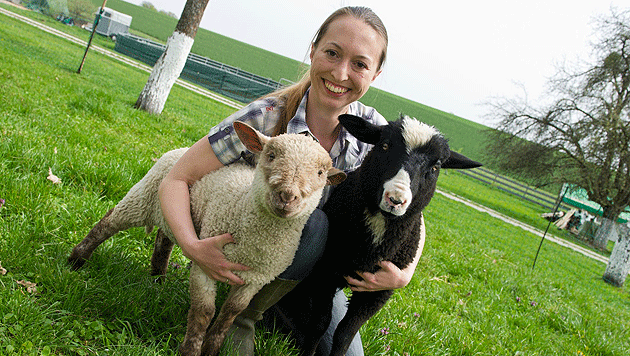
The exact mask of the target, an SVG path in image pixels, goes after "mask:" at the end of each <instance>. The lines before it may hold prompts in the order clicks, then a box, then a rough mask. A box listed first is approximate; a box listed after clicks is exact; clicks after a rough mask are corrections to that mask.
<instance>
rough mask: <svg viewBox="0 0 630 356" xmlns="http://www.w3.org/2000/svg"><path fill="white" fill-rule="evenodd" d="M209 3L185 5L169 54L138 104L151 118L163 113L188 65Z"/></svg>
mask: <svg viewBox="0 0 630 356" xmlns="http://www.w3.org/2000/svg"><path fill="white" fill-rule="evenodd" d="M208 1H209V0H187V1H186V5H185V6H184V10H183V11H182V15H181V17H180V19H179V21H178V22H177V26H176V27H175V31H174V32H173V34H172V35H171V37H169V38H168V40H167V42H166V50H165V51H164V53H162V55H161V56H160V58H159V59H158V61H157V62H156V63H155V66H153V70H152V71H151V75H149V80H148V81H147V84H146V85H145V86H144V89H142V92H141V93H140V96H139V97H138V100H137V101H136V104H135V107H136V108H138V109H142V110H145V111H147V112H149V113H152V114H160V113H162V110H164V104H165V103H166V99H168V95H169V93H170V92H171V88H173V84H175V81H176V80H177V78H179V75H180V74H181V72H182V70H183V69H184V65H186V59H187V58H188V54H189V53H190V49H191V48H192V45H193V43H194V42H195V35H196V34H197V29H198V28H199V23H200V22H201V18H202V17H203V13H204V11H205V9H206V6H207V5H208Z"/></svg>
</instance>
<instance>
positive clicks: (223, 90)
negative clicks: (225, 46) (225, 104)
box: [114, 35, 282, 103]
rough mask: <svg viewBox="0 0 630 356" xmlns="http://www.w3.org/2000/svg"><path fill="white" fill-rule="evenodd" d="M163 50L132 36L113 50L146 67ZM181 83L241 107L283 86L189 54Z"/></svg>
mask: <svg viewBox="0 0 630 356" xmlns="http://www.w3.org/2000/svg"><path fill="white" fill-rule="evenodd" d="M165 49H166V46H165V45H163V44H160V43H157V42H154V41H151V40H148V39H146V38H142V37H138V36H134V35H122V36H118V37H117V39H116V46H115V47H114V50H116V51H117V52H119V53H122V54H125V55H127V56H129V57H132V58H134V59H137V60H139V61H141V62H143V63H146V64H148V65H151V66H153V65H155V63H156V62H157V60H158V59H159V58H160V56H161V55H162V53H163V52H164V50H165ZM180 77H181V78H182V79H186V80H188V81H190V82H192V83H195V84H197V85H200V86H202V87H204V88H206V89H209V90H212V91H214V92H217V93H219V94H222V95H225V96H227V97H229V98H232V99H234V100H238V101H240V102H243V103H249V102H251V101H252V100H254V99H257V98H259V97H261V96H263V95H266V94H268V93H271V92H272V91H274V90H276V89H278V88H281V87H282V84H280V83H278V82H276V81H274V80H272V79H269V78H265V77H262V76H259V75H256V74H252V73H250V72H247V71H244V70H242V69H240V68H236V67H232V66H229V65H227V64H224V63H221V62H217V61H214V60H212V59H209V58H206V57H202V56H199V55H196V54H194V53H191V54H189V55H188V59H187V60H186V65H185V66H184V69H183V70H182V73H181V74H180Z"/></svg>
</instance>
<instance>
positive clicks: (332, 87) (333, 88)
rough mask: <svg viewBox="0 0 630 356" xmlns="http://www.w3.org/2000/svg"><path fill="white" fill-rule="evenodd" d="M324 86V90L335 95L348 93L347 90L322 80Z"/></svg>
mask: <svg viewBox="0 0 630 356" xmlns="http://www.w3.org/2000/svg"><path fill="white" fill-rule="evenodd" d="M324 86H326V89H328V90H330V91H332V92H333V93H336V94H342V93H345V92H347V91H348V88H344V87H340V86H337V85H335V84H333V83H331V82H329V81H327V80H324Z"/></svg>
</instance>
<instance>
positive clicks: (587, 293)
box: [0, 15, 630, 356]
mask: <svg viewBox="0 0 630 356" xmlns="http://www.w3.org/2000/svg"><path fill="white" fill-rule="evenodd" d="M0 16H1V19H0V62H1V63H2V66H0V97H1V98H2V100H0V175H1V176H2V179H0V198H2V199H4V200H5V203H4V205H3V206H2V207H0V265H2V267H3V268H4V269H6V270H7V273H6V274H4V275H3V274H2V273H1V272H0V355H14V354H15V355H40V354H41V355H95V354H98V355H101V354H107V355H132V356H133V355H171V354H175V353H176V349H177V345H178V344H179V342H181V340H182V337H183V334H184V330H185V316H186V312H187V308H188V296H187V283H188V282H187V275H188V271H187V270H186V269H181V268H180V269H174V268H171V269H170V270H169V274H168V276H167V278H166V280H165V282H164V283H162V284H157V283H155V282H154V281H153V279H152V278H150V277H149V276H148V270H149V255H150V252H151V248H152V237H151V236H145V234H144V231H143V230H142V229H134V230H130V231H127V232H124V233H120V234H118V235H117V236H115V237H114V238H112V239H110V240H109V241H107V242H106V243H105V244H103V245H102V246H101V247H100V248H99V249H98V250H97V251H96V253H95V254H94V256H93V258H92V259H91V261H90V263H89V264H88V265H87V266H86V267H85V268H83V269H82V270H80V271H78V272H72V271H70V269H69V268H68V266H67V265H66V262H65V260H66V258H67V255H68V253H69V251H70V250H71V248H72V246H74V245H75V244H76V243H78V242H79V241H80V240H81V239H82V238H83V236H85V234H86V233H87V232H88V231H89V229H90V228H91V227H92V226H93V224H94V223H96V221H98V219H100V218H101V217H102V215H103V214H104V213H105V212H106V211H107V210H108V209H110V208H111V207H112V206H113V205H114V204H115V203H116V202H117V201H118V200H119V199H120V198H122V196H123V195H124V194H125V192H126V191H127V190H128V189H129V188H130V187H131V186H132V185H133V184H134V183H135V182H136V181H138V180H139V179H140V178H141V177H142V176H143V175H144V173H145V172H146V171H147V170H148V168H149V167H150V166H151V165H152V163H153V161H152V159H153V158H156V157H158V156H159V155H160V154H161V153H163V152H165V151H167V150H170V149H173V148H177V147H181V146H187V145H190V144H192V143H193V142H194V141H196V140H197V139H198V138H199V137H202V136H203V135H204V134H206V133H207V131H208V129H209V128H210V127H211V126H212V125H213V124H215V123H216V122H218V120H220V119H221V118H223V117H225V116H227V115H229V114H230V113H231V112H232V110H231V109H229V108H227V107H225V106H222V105H219V104H216V103H214V102H212V101H210V100H209V99H207V98H204V97H201V96H198V95H195V94H192V93H190V92H188V91H185V90H183V89H181V88H179V87H175V88H174V89H173V90H172V92H171V94H170V97H169V100H168V102H167V106H166V109H165V111H164V113H163V114H162V115H160V116H159V117H158V116H152V115H148V114H146V113H144V112H140V111H136V110H134V109H133V108H132V105H133V103H134V102H135V100H136V98H137V96H138V94H139V93H140V90H141V89H142V87H143V85H144V83H145V82H146V79H147V78H148V74H147V73H144V72H141V71H139V70H136V69H133V68H129V67H126V66H124V65H122V64H119V63H117V62H114V61H113V60H111V59H109V58H107V57H104V56H101V55H99V54H98V53H95V52H91V53H90V55H89V56H88V61H87V63H86V66H85V67H84V70H83V72H82V74H81V75H77V74H76V73H75V71H76V67H77V66H78V63H79V62H80V60H81V57H82V55H83V50H84V49H83V48H81V47H79V46H76V45H73V44H71V43H69V42H66V41H64V40H62V39H59V38H56V37H54V36H52V35H48V34H46V33H43V32H41V31H39V30H37V29H34V28H32V27H31V26H28V25H24V24H22V23H20V22H18V21H16V20H13V19H10V18H7V17H5V16H4V15H0ZM49 168H50V169H51V170H52V172H53V173H54V174H55V175H57V176H58V177H59V178H60V179H61V181H62V182H61V183H60V184H53V183H52V182H50V181H48V180H47V179H46V177H47V175H48V169H49ZM439 184H440V188H441V189H445V190H449V191H453V192H454V193H456V194H459V195H464V196H467V197H469V198H470V199H472V200H475V201H479V202H482V203H484V204H489V205H494V206H495V207H497V208H500V209H502V212H503V213H506V214H507V215H511V216H518V218H519V219H523V220H526V221H528V220H529V221H532V222H533V221H536V220H538V219H539V218H538V217H537V216H535V215H532V214H533V213H532V212H531V211H532V210H535V209H534V208H528V207H527V206H524V204H523V203H522V202H521V201H520V200H509V199H513V198H510V197H509V196H507V195H505V194H502V193H501V192H499V191H496V190H493V189H490V188H488V187H487V186H484V185H481V184H478V183H475V182H474V181H472V180H466V179H462V178H461V176H460V175H458V174H457V173H454V172H449V173H448V174H443V176H442V177H441V178H440V183H439ZM426 221H427V236H428V239H427V244H426V247H425V252H424V254H423V257H422V259H421V260H420V263H419V266H418V269H417V271H416V274H415V276H414V278H413V280H412V282H411V283H410V285H409V286H408V287H407V288H405V289H403V290H400V291H398V292H397V293H396V294H395V296H394V297H393V299H392V300H391V301H390V303H389V304H388V305H387V306H386V307H385V308H384V309H383V310H382V311H381V312H380V313H379V314H378V315H377V316H375V317H374V318H373V319H372V320H370V321H369V322H368V324H366V325H365V326H364V327H363V329H362V330H361V333H362V337H363V341H364V345H365V348H366V354H367V355H405V354H408V355H619V356H621V355H627V354H628V351H630V296H629V295H628V292H627V289H626V288H622V289H618V288H614V287H611V286H609V285H607V284H606V283H604V282H603V281H602V279H601V276H602V274H603V272H604V268H605V266H604V265H603V264H601V263H599V262H595V261H594V260H591V259H588V258H586V257H584V256H582V255H580V254H577V253H574V252H571V251H569V250H567V249H564V248H561V247H559V246H556V245H554V244H550V243H548V244H545V245H544V246H543V250H542V251H541V256H540V258H539V261H538V263H537V267H536V270H534V271H531V269H530V266H531V262H532V260H533V256H534V254H535V252H536V248H537V247H538V246H537V245H538V242H539V238H538V237H536V236H533V235H531V234H528V233H526V232H524V231H523V230H522V229H520V228H516V227H513V226H511V225H507V224H505V223H503V222H501V221H499V220H496V219H493V218H491V217H490V216H488V215H487V214H482V213H479V212H477V211H475V210H472V209H470V208H468V207H466V206H464V205H462V204H458V203H455V202H452V201H450V200H448V199H446V198H444V197H442V196H441V195H439V194H438V195H436V196H435V198H434V199H433V201H432V202H431V204H430V205H429V207H428V209H427V211H426ZM173 261H174V262H176V263H177V264H179V265H185V264H186V260H185V258H184V257H183V256H182V255H181V253H180V251H179V250H178V249H176V250H175V252H174V256H173ZM26 282H30V283H34V284H35V285H36V288H37V290H36V291H28V290H27V287H26V286H25V284H27V283H26ZM258 340H259V341H258V347H259V353H260V354H261V355H278V354H290V352H291V351H290V349H291V345H290V343H288V342H287V340H286V338H285V337H283V336H281V335H272V334H269V333H261V334H260V337H259V338H258Z"/></svg>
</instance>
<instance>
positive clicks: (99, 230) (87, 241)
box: [68, 207, 128, 270]
mask: <svg viewBox="0 0 630 356" xmlns="http://www.w3.org/2000/svg"><path fill="white" fill-rule="evenodd" d="M115 209H116V207H114V208H113V209H111V210H110V211H108V212H107V214H105V216H103V218H102V219H101V221H99V222H98V223H97V224H96V225H95V226H94V227H93V228H92V230H90V232H89V233H88V234H87V236H86V237H85V238H84V239H83V240H82V241H81V242H79V244H77V245H76V246H75V247H74V248H73V249H72V252H71V253H70V257H68V262H69V263H70V265H71V266H72V269H75V270H76V269H79V268H81V267H82V266H83V264H85V261H87V260H88V259H89V258H90V257H91V256H92V253H93V252H94V250H95V249H96V248H97V247H98V246H99V245H100V244H102V243H103V242H105V240H107V239H108V238H110V237H111V236H112V235H114V234H115V233H117V232H118V231H122V230H125V229H127V228H128V226H121V224H119V223H115V222H114V221H113V220H114V219H113V218H112V215H114V214H113V213H114V210H115Z"/></svg>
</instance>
